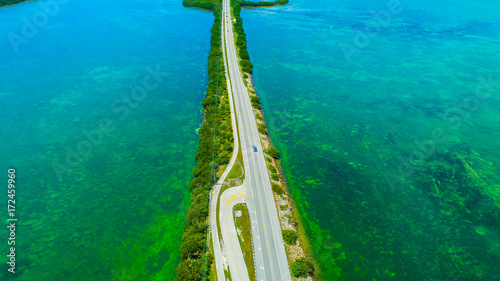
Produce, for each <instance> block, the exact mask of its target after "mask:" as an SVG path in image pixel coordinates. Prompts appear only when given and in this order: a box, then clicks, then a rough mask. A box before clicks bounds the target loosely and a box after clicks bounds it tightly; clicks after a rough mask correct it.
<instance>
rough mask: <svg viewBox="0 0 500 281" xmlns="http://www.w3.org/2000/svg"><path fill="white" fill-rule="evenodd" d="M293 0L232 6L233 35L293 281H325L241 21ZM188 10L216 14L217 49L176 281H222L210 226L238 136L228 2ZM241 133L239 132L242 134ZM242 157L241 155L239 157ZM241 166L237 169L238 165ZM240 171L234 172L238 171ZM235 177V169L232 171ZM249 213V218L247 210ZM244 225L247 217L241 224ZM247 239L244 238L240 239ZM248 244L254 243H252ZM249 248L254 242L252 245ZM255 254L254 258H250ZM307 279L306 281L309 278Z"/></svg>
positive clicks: (204, 2)
mask: <svg viewBox="0 0 500 281" xmlns="http://www.w3.org/2000/svg"><path fill="white" fill-rule="evenodd" d="M287 3H288V0H279V1H276V2H251V1H242V0H232V1H231V11H232V19H231V22H232V24H233V30H234V34H235V44H236V46H237V56H238V60H239V65H240V67H241V73H242V76H243V79H244V83H245V85H246V86H247V88H248V91H249V93H250V100H251V103H252V107H253V111H254V115H255V119H256V121H257V128H258V132H259V135H260V140H261V143H262V146H263V148H264V152H265V154H264V155H265V160H266V164H267V170H268V174H269V175H270V181H271V186H272V191H273V192H272V193H273V197H274V199H275V204H276V207H277V213H278V217H279V220H280V224H281V230H282V235H283V241H284V243H285V250H286V255H287V259H288V264H289V268H290V272H291V274H292V277H296V278H312V279H313V280H323V278H322V277H321V270H320V267H319V265H318V263H317V262H316V260H315V258H314V253H313V249H312V247H311V244H310V242H309V238H308V237H307V233H306V230H305V227H304V224H303V223H302V220H301V217H300V212H299V210H298V209H297V207H296V205H295V204H294V202H293V200H292V197H291V195H290V194H289V191H288V187H287V184H286V178H285V176H284V173H283V172H282V170H281V166H280V160H279V159H280V153H279V151H278V150H277V149H276V148H275V147H274V146H273V145H272V142H271V139H270V137H269V135H268V132H267V126H266V122H265V118H264V114H263V111H262V108H261V104H260V98H259V97H258V96H257V93H256V91H255V88H254V86H253V83H252V72H253V65H252V63H251V62H250V56H249V53H248V51H247V44H246V34H245V32H244V30H243V21H242V18H241V17H240V12H241V8H255V7H273V6H277V5H285V4H287ZM183 5H184V6H185V7H190V8H199V9H204V10H207V11H211V12H213V15H214V18H215V20H214V24H213V27H212V29H211V33H212V35H211V40H210V44H211V49H210V52H209V56H208V85H207V92H206V97H205V99H204V101H203V102H202V104H203V112H204V121H203V124H202V125H201V129H200V131H199V147H198V152H197V154H196V162H197V166H196V167H195V168H194V169H193V180H192V182H191V184H190V190H191V205H190V207H189V208H188V210H187V216H186V225H185V228H184V235H183V237H182V244H181V247H180V255H181V259H182V260H181V261H180V263H179V265H178V267H177V269H176V272H177V276H176V279H175V280H179V281H181V280H182V281H185V280H217V277H216V274H217V273H216V269H215V263H214V249H213V244H212V243H211V241H212V239H211V238H209V237H210V235H211V233H210V229H209V227H208V217H209V204H210V198H209V197H210V192H211V190H212V187H213V186H214V185H215V183H216V182H217V180H218V178H219V176H220V175H221V174H222V172H223V170H224V169H225V168H226V166H227V164H228V162H229V159H230V158H231V155H232V152H233V149H234V147H233V146H234V144H233V141H234V136H233V131H232V127H231V112H230V106H229V97H228V85H227V81H226V76H225V75H226V74H225V72H226V69H225V66H224V56H223V52H225V50H223V49H222V45H221V40H222V28H221V27H222V24H223V19H222V8H223V7H222V1H219V0H184V1H183ZM236 133H237V132H236ZM239 153H241V152H239ZM235 166H236V165H235ZM233 170H234V169H233ZM231 172H232V170H231ZM240 208H242V209H243V214H245V213H247V211H246V209H245V208H244V206H241V207H240ZM239 220H241V218H240V219H239ZM245 225H248V223H246V224H245V223H244V222H239V221H237V222H236V226H237V229H238V228H240V229H238V230H242V231H241V232H242V233H243V236H245V237H248V233H247V234H245V233H246V231H245V229H241V227H243V228H245ZM240 238H241V237H240ZM240 240H241V239H240ZM247 241H248V240H247ZM247 243H249V242H247ZM251 250H252V248H251V246H248V245H244V244H242V251H243V255H244V256H245V262H246V263H247V267H248V271H252V270H253V271H255V269H254V267H253V264H252V261H253V258H251V259H249V261H247V258H246V257H248V256H249V255H250V256H251V255H253V253H252V252H251ZM249 251H250V253H248V252H249ZM249 275H250V280H255V272H249ZM304 280H305V279H304Z"/></svg>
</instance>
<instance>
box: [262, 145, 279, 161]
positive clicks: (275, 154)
mask: <svg viewBox="0 0 500 281" xmlns="http://www.w3.org/2000/svg"><path fill="white" fill-rule="evenodd" d="M265 152H267V153H268V154H269V155H271V157H272V158H274V159H279V158H280V152H279V151H278V150H277V149H276V148H275V147H273V146H271V147H269V148H268V149H266V151H265Z"/></svg>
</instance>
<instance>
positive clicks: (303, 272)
mask: <svg viewBox="0 0 500 281" xmlns="http://www.w3.org/2000/svg"><path fill="white" fill-rule="evenodd" d="M290 267H291V269H292V275H293V276H294V277H307V276H308V275H310V274H312V273H313V272H314V265H313V263H312V262H311V261H310V260H309V259H307V258H299V259H297V260H296V261H294V262H293V263H292V265H291V266H290Z"/></svg>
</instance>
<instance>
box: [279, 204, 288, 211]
mask: <svg viewBox="0 0 500 281" xmlns="http://www.w3.org/2000/svg"><path fill="white" fill-rule="evenodd" d="M286 208H288V205H286V204H285V205H280V210H282V211H284V210H286Z"/></svg>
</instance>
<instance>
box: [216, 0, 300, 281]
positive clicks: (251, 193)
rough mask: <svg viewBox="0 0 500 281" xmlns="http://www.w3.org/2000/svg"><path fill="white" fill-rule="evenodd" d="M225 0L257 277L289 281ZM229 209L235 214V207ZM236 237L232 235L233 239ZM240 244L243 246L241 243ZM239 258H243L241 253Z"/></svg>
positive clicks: (226, 36)
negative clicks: (254, 148) (255, 149)
mask: <svg viewBox="0 0 500 281" xmlns="http://www.w3.org/2000/svg"><path fill="white" fill-rule="evenodd" d="M223 3H224V9H223V13H224V16H223V18H224V23H225V24H224V25H225V30H223V31H224V32H223V35H224V36H223V44H224V45H225V46H226V48H227V64H228V67H227V68H228V70H229V75H230V80H231V81H230V82H231V86H232V93H233V98H234V103H235V111H236V114H237V117H238V128H239V138H240V142H241V150H242V154H243V162H244V166H245V170H246V172H245V181H244V192H245V193H244V194H246V197H247V198H246V199H244V200H245V203H246V204H247V206H248V209H249V214H250V220H251V225H252V241H253V248H254V260H255V269H256V275H257V280H268V281H288V280H291V276H290V270H289V268H288V262H287V258H286V253H285V247H284V244H283V237H282V235H281V228H280V223H279V220H278V214H277V210H276V205H275V202H274V199H273V193H272V191H271V182H270V180H269V175H268V172H267V167H266V161H265V159H264V153H263V152H262V145H261V142H260V138H259V133H258V131H257V123H256V121H255V117H254V114H253V109H252V105H251V102H250V97H249V94H248V89H247V88H246V87H245V85H244V83H243V78H242V76H241V75H242V74H241V71H240V67H239V65H238V60H237V57H236V49H235V44H234V35H233V31H232V24H230V23H231V17H230V10H229V8H230V7H229V0H224V2H223ZM226 21H227V22H228V23H226ZM253 145H255V146H256V147H257V152H254V150H253ZM229 190H231V189H229ZM229 190H228V191H229ZM239 200H242V199H241V198H240V199H238V201H239ZM235 202H236V201H235ZM226 203H227V202H223V201H222V200H221V202H220V207H221V208H223V207H224V208H225V207H226V205H227V204H226ZM225 213H226V214H228V215H231V216H232V210H231V211H230V212H225ZM231 220H232V217H231ZM220 225H221V231H222V232H225V231H228V233H230V232H232V233H233V234H232V237H233V238H234V235H235V234H234V233H235V231H231V230H229V229H223V227H226V226H225V223H224V222H223V221H220ZM233 238H231V240H232V239H233ZM236 244H237V243H236ZM229 246H230V245H228V243H225V247H226V252H229V251H232V250H233V249H229V248H228V247H229ZM237 247H238V248H239V244H238V245H237ZM240 251H241V249H240ZM234 252H235V253H238V250H237V249H234ZM236 256H237V255H236ZM236 258H237V259H239V257H236ZM230 269H231V268H230ZM231 277H232V278H233V272H231ZM236 280H244V279H234V278H233V281H236Z"/></svg>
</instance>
